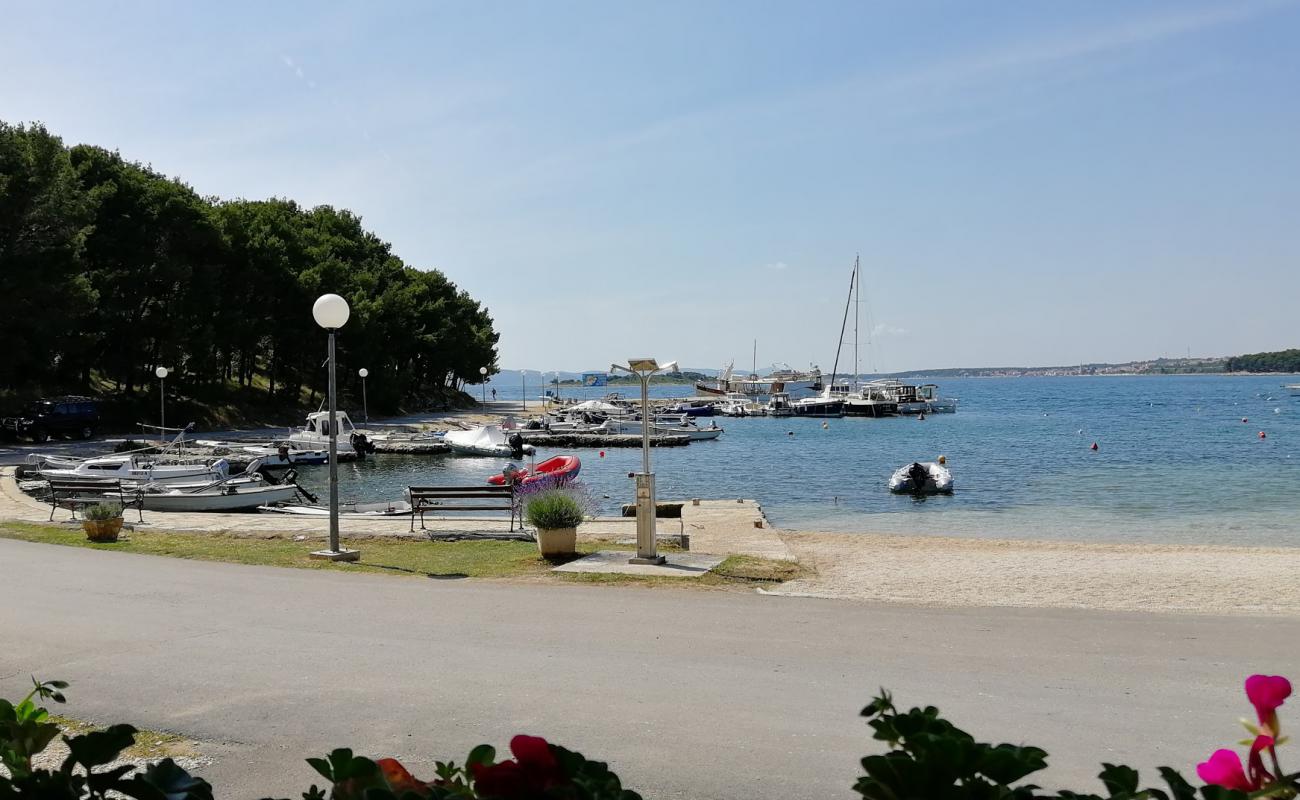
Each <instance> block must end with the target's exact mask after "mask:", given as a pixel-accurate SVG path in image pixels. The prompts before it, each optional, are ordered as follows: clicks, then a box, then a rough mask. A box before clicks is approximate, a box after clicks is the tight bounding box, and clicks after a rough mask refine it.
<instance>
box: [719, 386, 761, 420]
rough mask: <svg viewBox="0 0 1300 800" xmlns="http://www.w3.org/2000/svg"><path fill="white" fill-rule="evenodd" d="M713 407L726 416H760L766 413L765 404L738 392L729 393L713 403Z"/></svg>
mask: <svg viewBox="0 0 1300 800" xmlns="http://www.w3.org/2000/svg"><path fill="white" fill-rule="evenodd" d="M714 408H716V409H717V410H718V413H719V414H723V415H725V416H728V417H761V416H763V415H765V414H767V407H766V406H765V405H763V404H762V403H760V402H758V401H757V400H755V399H754V398H752V397H750V396H748V395H744V394H741V393H740V392H731V393H729V394H728V395H727V396H726V397H724V398H722V399H721V400H719V401H718V402H716V403H714Z"/></svg>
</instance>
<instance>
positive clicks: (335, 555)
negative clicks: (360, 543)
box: [308, 550, 361, 561]
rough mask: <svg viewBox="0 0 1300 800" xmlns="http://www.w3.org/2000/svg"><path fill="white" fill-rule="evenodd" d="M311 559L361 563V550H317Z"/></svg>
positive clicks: (311, 555)
mask: <svg viewBox="0 0 1300 800" xmlns="http://www.w3.org/2000/svg"><path fill="white" fill-rule="evenodd" d="M308 557H309V558H319V559H322V560H325V561H360V560H361V551H360V550H315V551H313V552H312V553H311V554H310V555H309V556H308Z"/></svg>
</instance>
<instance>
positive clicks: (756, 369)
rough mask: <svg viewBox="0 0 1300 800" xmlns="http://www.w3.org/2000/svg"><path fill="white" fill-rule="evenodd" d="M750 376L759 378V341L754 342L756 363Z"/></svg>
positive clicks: (751, 368) (750, 371)
mask: <svg viewBox="0 0 1300 800" xmlns="http://www.w3.org/2000/svg"><path fill="white" fill-rule="evenodd" d="M749 374H750V375H753V376H755V377H757V376H758V340H757V339H755V340H754V363H753V364H752V365H751V366H750V370H749Z"/></svg>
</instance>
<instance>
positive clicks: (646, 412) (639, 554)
mask: <svg viewBox="0 0 1300 800" xmlns="http://www.w3.org/2000/svg"><path fill="white" fill-rule="evenodd" d="M675 369H677V362H676V361H670V362H668V363H667V364H664V365H663V366H662V367H661V366H659V362H657V361H655V360H654V359H653V358H633V359H629V360H628V366H626V367H625V366H623V365H622V364H610V365H609V370H610V372H617V371H620V370H621V371H623V372H626V373H628V374H629V375H635V376H637V377H638V378H640V379H641V472H640V474H638V475H637V476H636V557H635V558H630V559H628V563H629V564H662V563H664V562H665V561H666V560H667V559H665V558H664V557H663V556H661V555H659V542H658V540H657V539H656V538H655V512H656V508H655V476H654V473H653V472H651V471H650V427H651V425H653V424H654V415H653V414H651V413H650V378H651V377H652V376H653V375H654V374H655V373H656V372H672V371H673V370H675Z"/></svg>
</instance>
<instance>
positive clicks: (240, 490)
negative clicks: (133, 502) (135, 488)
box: [140, 483, 298, 511]
mask: <svg viewBox="0 0 1300 800" xmlns="http://www.w3.org/2000/svg"><path fill="white" fill-rule="evenodd" d="M297 493H298V487H297V486H294V485H292V484H288V485H276V486H268V485H261V484H257V483H250V484H246V485H243V484H234V483H226V484H221V485H217V486H212V487H207V488H202V489H190V490H182V489H179V488H176V487H169V486H162V487H156V488H155V489H154V490H153V491H147V490H144V491H141V492H140V502H141V504H142V505H143V507H144V510H145V511H253V510H256V509H257V508H258V507H259V506H267V505H272V504H274V503H286V502H288V501H290V500H292V499H293V498H294V495H296V494H297Z"/></svg>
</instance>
